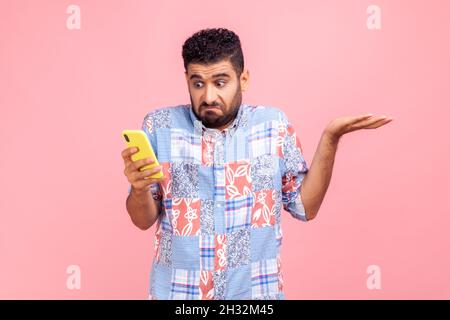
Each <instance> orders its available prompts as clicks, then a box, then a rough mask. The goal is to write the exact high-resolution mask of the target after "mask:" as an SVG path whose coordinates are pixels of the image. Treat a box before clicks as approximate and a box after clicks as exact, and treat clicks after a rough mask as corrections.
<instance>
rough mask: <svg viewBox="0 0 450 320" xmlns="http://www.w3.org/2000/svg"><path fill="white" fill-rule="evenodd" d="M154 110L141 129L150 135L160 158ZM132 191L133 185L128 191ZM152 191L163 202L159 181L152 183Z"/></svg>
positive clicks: (148, 114) (149, 137)
mask: <svg viewBox="0 0 450 320" xmlns="http://www.w3.org/2000/svg"><path fill="white" fill-rule="evenodd" d="M153 115H154V112H149V113H147V115H146V116H145V117H144V121H143V122H142V126H141V129H142V131H144V132H145V134H146V135H147V137H148V140H149V141H150V144H151V146H152V148H153V151H154V152H155V156H156V157H157V158H158V148H157V142H156V141H157V140H156V132H155V129H156V128H155V125H154V118H153ZM130 192H131V185H130V186H129V187H128V193H130ZM150 192H151V194H152V197H153V199H155V200H156V201H158V202H159V204H161V202H162V194H161V189H160V186H159V183H153V184H151V185H150Z"/></svg>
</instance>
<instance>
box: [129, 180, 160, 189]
mask: <svg viewBox="0 0 450 320" xmlns="http://www.w3.org/2000/svg"><path fill="white" fill-rule="evenodd" d="M162 180H164V178H156V179H154V178H150V179H142V180H137V181H135V182H134V183H133V186H134V187H135V188H138V189H141V188H145V187H147V186H149V185H151V184H154V183H159V182H161V181H162Z"/></svg>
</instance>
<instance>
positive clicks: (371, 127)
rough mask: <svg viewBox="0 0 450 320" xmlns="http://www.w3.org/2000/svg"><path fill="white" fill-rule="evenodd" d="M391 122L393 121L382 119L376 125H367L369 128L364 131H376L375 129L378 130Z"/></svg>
mask: <svg viewBox="0 0 450 320" xmlns="http://www.w3.org/2000/svg"><path fill="white" fill-rule="evenodd" d="M392 120H394V119H392V118H388V119H384V120H382V121H379V122H377V123H374V124H372V125H369V126H367V127H365V129H376V128H379V127H381V126H384V125H385V124H388V123H389V122H391V121H392Z"/></svg>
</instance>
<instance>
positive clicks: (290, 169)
mask: <svg viewBox="0 0 450 320" xmlns="http://www.w3.org/2000/svg"><path fill="white" fill-rule="evenodd" d="M281 128H282V131H281V141H282V151H281V154H282V157H281V158H282V159H281V160H282V161H281V167H282V184H281V195H282V203H283V209H284V210H286V211H288V212H289V213H290V214H291V215H292V216H293V217H294V218H296V219H299V220H301V221H305V222H306V221H308V220H307V219H306V213H305V208H304V206H303V202H302V198H301V186H302V181H303V179H304V177H305V176H306V174H307V173H308V170H309V168H308V164H307V163H306V160H305V158H304V157H303V150H302V145H301V143H300V140H299V138H298V136H297V133H296V132H295V129H294V127H293V126H292V124H291V123H290V122H289V121H288V120H287V118H286V116H285V115H283V116H282V125H281Z"/></svg>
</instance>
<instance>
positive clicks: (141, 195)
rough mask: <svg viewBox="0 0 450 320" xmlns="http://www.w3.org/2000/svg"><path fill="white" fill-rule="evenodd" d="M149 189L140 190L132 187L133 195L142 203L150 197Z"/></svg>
mask: <svg viewBox="0 0 450 320" xmlns="http://www.w3.org/2000/svg"><path fill="white" fill-rule="evenodd" d="M149 193H150V192H149V190H148V189H147V190H145V189H144V190H139V189H135V188H134V187H131V197H132V198H133V199H134V200H135V201H137V202H138V203H140V204H142V203H145V202H148V200H149V199H148V198H151V197H149Z"/></svg>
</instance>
